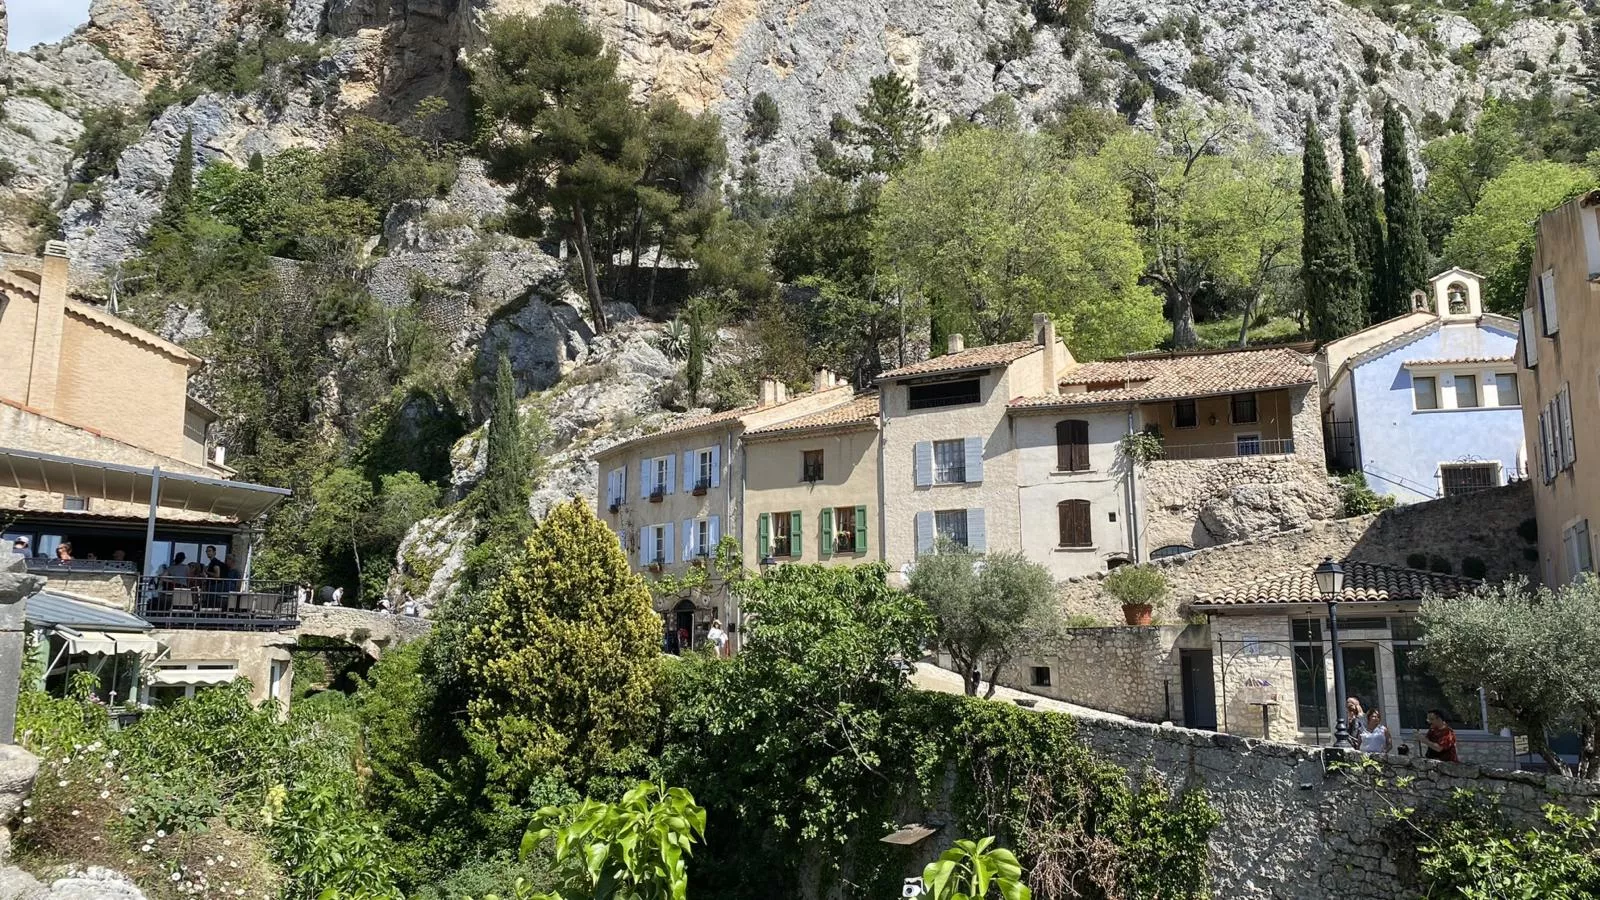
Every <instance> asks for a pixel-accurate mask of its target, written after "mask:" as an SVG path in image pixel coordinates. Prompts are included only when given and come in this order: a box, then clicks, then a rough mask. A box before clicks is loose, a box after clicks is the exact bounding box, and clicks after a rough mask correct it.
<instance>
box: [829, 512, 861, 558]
mask: <svg viewBox="0 0 1600 900" xmlns="http://www.w3.org/2000/svg"><path fill="white" fill-rule="evenodd" d="M833 552H835V553H854V552H856V508H855V507H854V506H836V507H834V510H833Z"/></svg>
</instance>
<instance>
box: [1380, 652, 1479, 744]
mask: <svg viewBox="0 0 1600 900" xmlns="http://www.w3.org/2000/svg"><path fill="white" fill-rule="evenodd" d="M1421 653H1422V647H1420V646H1417V645H1403V644H1402V645H1397V646H1396V647H1395V648H1394V680H1395V691H1396V693H1397V694H1398V695H1399V701H1400V710H1399V712H1400V719H1399V722H1400V727H1401V728H1402V729H1407V730H1409V729H1416V728H1427V727H1428V710H1430V709H1440V710H1443V711H1444V717H1445V719H1446V720H1448V721H1449V722H1450V724H1451V725H1452V726H1454V727H1456V728H1467V729H1479V728H1482V727H1483V722H1482V721H1481V716H1479V715H1478V712H1479V710H1478V708H1477V706H1476V704H1468V705H1467V706H1468V708H1466V709H1458V708H1456V707H1457V702H1456V700H1455V699H1453V698H1451V697H1449V696H1447V695H1446V693H1445V690H1444V686H1443V685H1441V684H1439V681H1438V679H1436V678H1434V677H1433V674H1432V673H1430V672H1429V671H1428V669H1427V664H1426V663H1424V662H1423V661H1422V656H1421ZM1462 693H1466V692H1462Z"/></svg>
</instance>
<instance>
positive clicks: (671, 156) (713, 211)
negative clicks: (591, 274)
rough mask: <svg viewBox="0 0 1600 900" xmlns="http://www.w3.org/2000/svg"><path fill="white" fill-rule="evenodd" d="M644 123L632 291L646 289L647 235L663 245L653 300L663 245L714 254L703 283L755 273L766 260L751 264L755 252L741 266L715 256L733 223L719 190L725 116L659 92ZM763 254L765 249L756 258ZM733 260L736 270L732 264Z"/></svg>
mask: <svg viewBox="0 0 1600 900" xmlns="http://www.w3.org/2000/svg"><path fill="white" fill-rule="evenodd" d="M644 129H645V132H644V141H645V147H646V153H645V157H644V161H643V166H642V168H641V171H640V173H639V177H638V181H637V183H636V184H635V185H634V186H633V188H632V204H631V205H632V209H631V216H630V221H629V222H628V225H627V234H628V241H629V244H628V246H629V251H630V253H629V262H628V286H629V289H630V291H631V292H632V294H633V296H635V297H637V296H639V294H640V291H639V287H638V279H639V259H640V254H641V253H642V252H643V250H644V247H645V245H646V244H647V243H654V244H655V245H656V247H657V251H656V253H655V254H654V258H653V260H652V262H651V265H650V283H649V288H648V290H646V291H645V292H644V303H645V306H646V308H650V307H652V306H653V305H654V303H655V294H656V281H657V276H658V274H659V271H660V265H661V249H662V248H670V249H671V250H672V251H673V256H675V257H677V258H680V259H690V260H695V261H697V262H698V261H699V260H700V259H701V258H702V257H707V258H710V259H708V261H710V262H712V264H713V268H712V269H710V270H708V271H706V272H701V271H700V269H701V268H702V267H701V266H697V267H696V270H695V276H696V278H697V279H699V282H698V285H699V286H700V287H715V288H720V287H724V286H728V287H743V286H744V285H743V284H739V283H737V282H738V280H739V278H740V277H749V276H748V273H747V270H748V269H750V268H752V267H754V268H757V269H759V268H760V267H759V263H758V262H757V264H756V265H755V266H752V262H751V258H749V257H745V258H743V259H741V260H740V261H741V262H743V265H742V266H732V267H730V266H729V265H728V260H727V259H724V258H720V257H716V252H717V249H718V248H717V242H718V241H719V239H720V240H724V241H725V240H726V239H727V234H726V230H727V229H728V228H729V227H730V224H729V221H728V216H727V214H726V211H724V210H723V209H722V203H721V200H720V197H719V196H718V194H717V192H716V190H715V187H716V180H717V178H718V176H719V175H720V174H721V172H722V169H723V166H724V165H725V164H726V162H727V147H726V145H724V144H723V142H722V124H721V122H720V120H718V118H717V117H716V116H715V115H713V114H711V113H709V112H704V113H700V114H699V115H691V114H690V113H688V112H687V111H685V110H684V109H683V107H681V106H679V105H678V102H677V101H676V100H672V99H668V98H661V97H657V98H656V99H654V100H652V101H651V103H650V106H649V108H648V110H647V111H646V112H645V116H644ZM741 249H744V248H741ZM763 257H764V254H758V255H755V256H754V257H753V259H754V260H756V261H759V260H760V259H762V258H763ZM734 258H739V255H738V254H734ZM716 263H722V265H721V266H717V265H715V264H716ZM730 268H731V269H732V270H733V271H732V272H730V271H725V270H727V269H730ZM620 273H621V268H620V267H617V268H615V269H614V270H613V278H614V279H615V278H617V277H620ZM613 285H614V286H615V280H614V281H613ZM613 289H615V287H614V288H613Z"/></svg>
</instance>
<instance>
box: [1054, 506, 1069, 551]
mask: <svg viewBox="0 0 1600 900" xmlns="http://www.w3.org/2000/svg"><path fill="white" fill-rule="evenodd" d="M1056 527H1057V529H1058V531H1059V533H1060V544H1061V546H1063V547H1068V546H1071V545H1072V505H1071V503H1068V502H1062V503H1057V504H1056Z"/></svg>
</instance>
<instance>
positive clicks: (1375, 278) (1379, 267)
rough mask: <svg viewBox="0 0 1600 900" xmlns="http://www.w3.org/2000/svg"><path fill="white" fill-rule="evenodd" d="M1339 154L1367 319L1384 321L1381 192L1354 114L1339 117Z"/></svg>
mask: <svg viewBox="0 0 1600 900" xmlns="http://www.w3.org/2000/svg"><path fill="white" fill-rule="evenodd" d="M1339 155H1340V157H1341V158H1342V161H1343V162H1342V170H1341V171H1342V173H1343V180H1344V198H1343V199H1344V221H1345V225H1346V226H1347V227H1348V228H1349V229H1350V244H1351V247H1352V252H1353V253H1354V254H1355V262H1356V269H1357V271H1358V272H1359V273H1360V280H1361V283H1360V289H1361V296H1362V298H1363V302H1364V303H1365V304H1366V308H1367V320H1368V321H1370V322H1381V321H1383V320H1384V319H1385V318H1387V317H1386V316H1384V312H1385V309H1384V306H1383V303H1382V302H1381V297H1382V295H1381V293H1380V290H1381V289H1382V286H1383V284H1384V281H1385V279H1386V278H1387V275H1385V271H1386V270H1385V268H1384V236H1383V223H1382V222H1380V221H1379V220H1378V192H1377V190H1375V189H1374V188H1373V186H1372V179H1370V178H1368V177H1367V171H1366V169H1365V168H1364V167H1363V166H1362V164H1361V153H1360V151H1359V150H1358V148H1357V146H1356V130H1355V126H1353V125H1351V124H1350V114H1349V113H1348V112H1346V113H1341V114H1340V116H1339Z"/></svg>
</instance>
